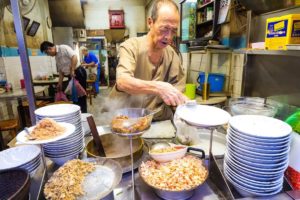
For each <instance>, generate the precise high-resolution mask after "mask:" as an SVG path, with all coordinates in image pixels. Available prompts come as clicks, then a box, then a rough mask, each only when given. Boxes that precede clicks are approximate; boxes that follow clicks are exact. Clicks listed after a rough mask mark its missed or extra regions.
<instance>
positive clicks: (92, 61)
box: [80, 46, 101, 94]
mask: <svg viewBox="0 0 300 200" xmlns="http://www.w3.org/2000/svg"><path fill="white" fill-rule="evenodd" d="M80 51H81V53H82V55H83V56H84V57H83V62H82V63H81V66H83V67H85V68H86V69H87V70H88V72H89V73H88V74H89V75H91V74H94V75H95V76H96V80H95V84H94V86H95V89H96V93H97V94H98V93H99V80H100V72H101V64H100V62H99V61H98V58H97V57H96V55H95V54H94V53H92V52H89V51H88V49H87V48H86V47H84V46H81V47H80ZM89 75H88V77H89ZM89 79H91V77H89Z"/></svg>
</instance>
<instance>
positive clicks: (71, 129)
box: [17, 122, 75, 144]
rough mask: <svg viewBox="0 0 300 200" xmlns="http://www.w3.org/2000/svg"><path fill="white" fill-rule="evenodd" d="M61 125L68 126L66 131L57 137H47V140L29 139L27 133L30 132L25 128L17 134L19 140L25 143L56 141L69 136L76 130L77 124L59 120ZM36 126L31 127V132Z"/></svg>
mask: <svg viewBox="0 0 300 200" xmlns="http://www.w3.org/2000/svg"><path fill="white" fill-rule="evenodd" d="M58 124H59V125H61V126H63V127H65V128H66V130H65V132H64V133H63V134H61V135H59V136H57V137H54V138H51V139H47V140H28V139H27V137H26V135H27V134H28V133H27V132H26V131H25V130H23V131H22V132H20V133H19V134H18V135H17V141H18V142H20V143H23V144H45V143H49V142H54V141H57V140H60V139H63V138H66V137H68V136H69V135H71V134H72V133H73V132H74V131H75V126H74V125H72V124H69V123H64V122H58ZM34 127H35V126H32V127H30V128H29V129H28V130H29V132H31V131H32V130H33V129H34Z"/></svg>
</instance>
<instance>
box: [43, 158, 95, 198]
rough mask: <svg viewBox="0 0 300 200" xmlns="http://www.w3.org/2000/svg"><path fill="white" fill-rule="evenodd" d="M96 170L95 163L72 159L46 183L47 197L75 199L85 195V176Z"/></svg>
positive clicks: (45, 191)
mask: <svg viewBox="0 0 300 200" xmlns="http://www.w3.org/2000/svg"><path fill="white" fill-rule="evenodd" d="M94 170H95V165H94V164H93V163H88V162H84V161H81V160H77V159H76V160H71V161H68V162H67V163H66V164H64V165H63V166H62V167H61V168H59V169H58V170H57V171H56V172H54V174H53V176H52V177H51V178H50V179H49V181H48V182H47V183H46V185H45V189H44V193H45V197H46V199H51V200H56V199H57V200H58V199H65V200H75V199H76V198H77V197H79V196H81V195H84V191H83V188H82V182H83V181H84V178H85V177H86V176H87V175H88V174H90V173H91V172H93V171H94Z"/></svg>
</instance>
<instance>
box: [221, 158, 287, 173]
mask: <svg viewBox="0 0 300 200" xmlns="http://www.w3.org/2000/svg"><path fill="white" fill-rule="evenodd" d="M226 159H227V160H229V161H231V162H234V163H237V164H239V165H241V166H242V167H246V168H247V169H251V170H257V171H261V172H263V171H266V172H270V171H282V170H283V169H285V168H286V165H287V163H288V159H286V160H284V161H283V162H282V163H280V164H277V165H273V166H270V165H269V166H268V167H267V168H266V167H261V166H257V165H256V164H255V163H251V162H247V161H245V160H243V161H241V160H238V159H237V157H235V156H232V154H226Z"/></svg>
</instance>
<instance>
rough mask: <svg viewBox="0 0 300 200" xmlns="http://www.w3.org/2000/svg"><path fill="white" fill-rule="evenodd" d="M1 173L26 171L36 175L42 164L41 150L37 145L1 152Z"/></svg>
mask: <svg viewBox="0 0 300 200" xmlns="http://www.w3.org/2000/svg"><path fill="white" fill-rule="evenodd" d="M0 163H1V164H0V171H4V170H9V169H16V168H20V169H25V170H27V171H28V173H30V175H34V172H35V171H36V169H37V168H38V167H39V166H40V164H41V149H40V148H39V147H38V146H35V145H23V146H17V147H13V148H9V149H6V150H4V151H1V152H0Z"/></svg>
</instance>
